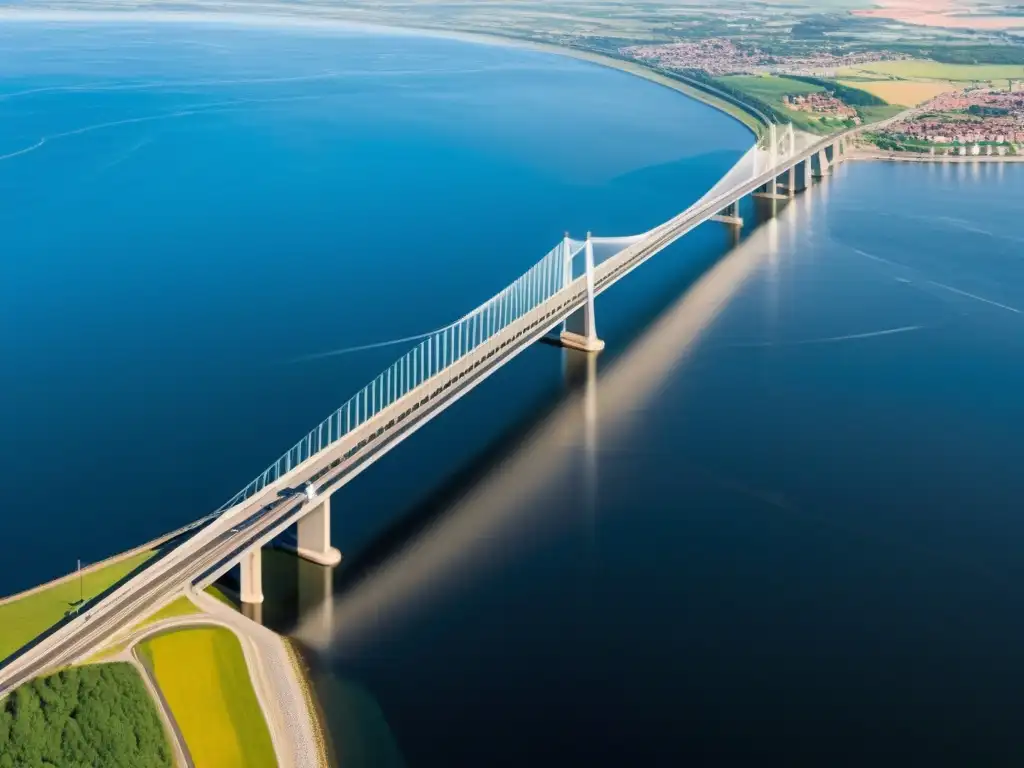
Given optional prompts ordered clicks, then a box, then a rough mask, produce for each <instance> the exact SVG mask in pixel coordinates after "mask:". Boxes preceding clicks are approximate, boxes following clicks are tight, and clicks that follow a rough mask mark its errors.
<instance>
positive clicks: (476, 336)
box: [217, 238, 582, 513]
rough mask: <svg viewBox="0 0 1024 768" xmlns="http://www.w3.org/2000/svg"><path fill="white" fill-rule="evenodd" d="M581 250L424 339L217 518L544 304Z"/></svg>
mask: <svg viewBox="0 0 1024 768" xmlns="http://www.w3.org/2000/svg"><path fill="white" fill-rule="evenodd" d="M581 248H582V245H579V244H577V243H576V242H575V241H571V240H569V239H568V238H566V239H565V240H563V241H562V242H561V243H559V244H558V245H557V246H555V247H554V248H553V249H551V250H550V251H549V252H548V253H547V254H546V255H545V256H544V257H543V258H542V259H541V260H540V261H538V262H537V263H536V264H534V265H533V266H532V267H530V269H528V270H527V271H526V272H524V273H523V274H522V275H521V276H520V277H519V278H517V279H516V280H514V281H513V282H512V283H511V284H510V285H508V286H507V287H506V288H505V289H504V290H502V291H501V292H499V293H498V294H496V295H494V296H492V297H491V298H490V299H488V300H487V301H486V302H484V303H483V304H481V305H480V306H479V307H477V308H476V309H474V310H473V311H471V312H470V313H468V314H467V315H465V316H464V317H462V318H460V319H458V320H456V321H455V322H454V323H451V324H450V325H446V326H445V327H443V328H439V329H438V330H436V331H433V332H432V333H430V334H429V335H427V336H426V337H425V338H424V339H423V340H422V341H421V342H420V343H419V344H418V345H416V346H415V347H413V348H412V349H411V350H409V351H408V352H406V353H405V354H404V355H403V356H402V357H400V358H399V359H398V360H396V361H395V362H394V363H392V364H391V365H390V366H389V367H388V368H386V369H385V370H384V371H382V372H381V373H380V374H379V375H378V376H377V377H376V378H375V379H374V380H373V381H371V382H370V383H369V384H367V385H366V386H365V387H363V388H362V389H361V390H359V391H358V392H357V393H356V394H354V395H353V396H352V397H351V398H349V400H348V401H347V402H346V403H345V404H344V405H342V406H341V407H340V408H338V409H337V410H336V411H334V412H333V413H332V414H331V415H330V416H328V417H327V418H326V419H324V420H323V421H322V422H320V423H319V424H318V425H317V426H316V427H314V428H313V429H312V430H310V431H309V432H308V433H307V434H306V435H305V436H304V437H303V438H302V439H301V440H299V441H298V442H297V443H296V444H295V445H293V446H292V447H291V448H290V449H289V450H288V451H286V452H285V453H284V454H282V455H281V457H280V458H278V460H277V461H275V462H274V463H273V464H271V465H270V466H269V467H267V468H266V469H265V470H264V471H263V472H262V473H260V474H259V475H258V476H257V477H256V478H255V479H253V480H252V481H251V482H250V483H249V484H248V485H246V486H245V487H244V488H243V489H242V490H240V491H239V492H238V493H236V494H235V495H234V496H232V497H231V499H229V500H228V501H227V502H226V503H225V504H223V505H222V506H221V507H219V508H218V510H217V512H218V513H219V512H224V511H226V510H228V509H230V508H231V507H235V506H237V505H238V504H241V503H243V502H244V501H245V500H246V499H249V498H250V497H252V496H254V495H256V494H258V493H259V492H261V491H262V490H263V489H264V488H266V487H267V486H269V485H271V484H273V483H274V482H276V481H277V480H279V479H280V478H282V477H284V476H285V475H286V474H288V473H289V472H290V471H291V470H292V469H293V468H295V467H297V466H299V465H300V464H302V463H303V462H305V461H307V460H308V459H310V458H312V457H313V456H316V455H317V454H318V453H320V452H322V451H324V450H326V449H328V448H330V447H331V446H332V445H334V444H335V443H337V442H338V441H339V440H341V439H342V438H344V437H345V436H346V435H348V434H350V433H352V432H353V431H355V430H356V429H358V428H359V427H361V426H362V425H364V424H366V422H367V421H369V420H370V419H372V418H373V417H374V416H376V415H377V414H378V413H380V412H381V411H383V410H384V409H385V408H387V407H389V406H390V405H392V404H393V403H395V402H396V401H398V400H399V399H401V398H402V397H404V396H405V395H407V394H408V393H409V392H411V391H413V390H414V389H416V387H418V386H419V385H420V384H422V383H423V382H424V381H426V380H427V379H430V378H431V377H433V376H434V375H436V374H437V373H438V372H440V371H443V370H444V369H445V368H447V367H449V366H451V365H453V364H454V363H456V362H458V361H459V360H461V359H462V358H464V357H465V356H467V355H469V354H471V353H472V352H473V351H474V350H475V349H477V348H478V347H480V346H481V345H483V344H485V343H486V342H487V341H488V340H489V339H491V338H493V337H494V336H495V335H497V334H499V333H500V332H501V331H502V330H503V329H504V328H506V327H507V326H508V325H509V324H511V323H513V322H515V321H516V320H518V319H519V318H520V317H522V316H523V315H525V314H526V313H528V312H530V311H531V310H532V309H534V308H536V307H538V306H540V305H542V304H544V303H545V302H546V301H547V300H548V299H550V298H551V297H552V296H554V295H555V294H557V293H558V292H559V291H561V290H562V288H564V287H565V286H566V285H568V284H569V283H570V282H571V281H572V279H573V276H572V270H571V266H570V265H571V264H572V259H573V256H575V255H576V253H578V252H579V250H580V249H581Z"/></svg>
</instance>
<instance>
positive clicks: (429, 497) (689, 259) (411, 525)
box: [228, 153, 789, 632]
mask: <svg viewBox="0 0 1024 768" xmlns="http://www.w3.org/2000/svg"><path fill="white" fill-rule="evenodd" d="M713 154H717V153H713ZM718 162H720V160H719V161H718ZM646 170H649V169H645V171H646ZM788 204H789V203H788V202H786V201H771V200H748V201H747V207H746V209H745V210H744V216H745V218H746V220H747V221H748V222H752V223H753V224H754V226H752V227H751V226H748V227H747V228H746V230H744V232H743V233H742V234H741V233H740V232H739V231H738V230H737V229H736V228H733V227H725V226H722V225H719V224H716V223H714V222H709V223H707V224H704V225H702V227H700V228H699V229H698V230H696V231H695V232H693V233H691V234H690V235H688V236H687V237H686V238H684V239H683V240H681V241H679V242H678V243H676V244H674V245H673V246H671V247H669V248H667V249H666V250H665V252H664V253H662V254H659V256H658V258H657V259H655V260H653V261H652V262H651V263H650V264H649V265H645V266H644V268H643V269H641V270H637V272H635V273H634V276H635V277H634V276H631V280H629V281H624V282H623V283H620V284H619V285H617V286H615V289H614V290H613V291H609V292H607V293H606V294H603V295H602V296H601V297H600V299H599V303H598V327H599V329H600V331H601V335H602V337H604V338H605V340H606V341H607V342H608V346H607V348H606V349H605V351H604V352H603V353H602V354H601V355H600V357H599V358H598V361H597V365H598V369H599V370H600V369H604V368H605V367H607V366H608V365H609V364H612V363H614V361H615V360H616V359H617V358H618V357H620V356H621V355H622V354H623V353H624V352H625V351H626V350H627V349H628V348H629V346H630V344H631V342H632V341H633V340H634V339H636V338H637V337H638V336H640V335H642V334H643V333H644V332H645V331H646V330H647V329H648V328H649V327H650V326H651V325H652V324H653V323H655V321H656V320H657V319H658V318H659V317H660V316H661V315H662V314H663V313H664V312H665V310H666V309H667V308H668V307H670V306H672V305H673V303H675V302H677V301H679V299H680V297H681V296H682V295H685V294H686V292H687V291H688V290H689V289H690V288H691V287H692V286H693V285H694V283H695V282H697V281H698V280H699V279H700V278H701V277H702V276H703V275H704V274H706V273H707V271H708V270H709V269H710V268H711V267H713V266H714V265H715V264H717V263H718V262H719V261H720V260H721V259H722V258H723V257H724V256H725V255H726V254H728V253H729V252H730V251H731V250H732V249H733V248H735V247H736V246H737V245H738V244H739V243H740V242H741V241H742V240H743V239H745V238H746V237H749V236H750V235H751V234H752V233H753V232H754V231H756V228H757V227H759V226H760V225H761V224H763V223H764V222H766V221H768V220H770V219H772V218H773V217H774V216H775V215H776V214H777V213H778V211H779V210H781V208H782V207H783V206H785V205H788ZM659 262H660V263H661V264H660V267H659ZM633 280H635V281H636V283H637V285H636V286H635V287H634V286H631V285H630V283H631V281H633ZM625 294H633V295H632V296H629V295H625ZM543 346H545V347H548V348H549V351H550V352H551V354H561V355H562V357H563V366H562V376H561V377H560V379H559V380H556V381H552V382H551V383H550V385H549V386H546V387H544V388H542V390H541V391H540V392H539V393H537V394H534V395H533V396H531V397H524V398H523V401H522V402H521V403H518V404H517V412H516V415H515V416H514V417H512V418H511V419H508V420H506V422H505V423H504V424H503V425H501V426H500V427H499V428H497V429H495V430H493V432H492V436H491V437H490V439H489V440H488V441H487V442H486V443H485V445H484V447H483V448H482V449H480V450H478V451H475V452H474V453H473V454H471V455H470V456H469V457H468V458H467V459H465V460H462V461H460V462H459V463H458V464H457V466H455V468H454V469H453V470H451V471H450V472H448V473H447V474H445V475H444V476H443V477H442V479H441V480H440V482H437V483H435V484H433V485H432V486H431V487H429V488H428V489H427V492H426V493H425V494H423V495H419V496H418V497H417V498H416V499H415V500H414V501H413V502H412V503H410V504H406V505H400V506H399V507H398V508H396V509H392V510H377V511H378V512H381V511H383V512H384V513H385V514H384V517H385V518H386V520H387V522H386V523H384V524H383V525H382V526H381V527H380V528H378V529H377V531H376V533H375V535H373V536H372V538H369V539H368V540H367V541H366V542H365V543H364V544H363V545H362V546H359V547H346V542H345V540H344V539H343V538H338V539H336V540H335V543H336V545H337V546H339V548H340V549H341V550H342V551H343V552H344V560H343V562H342V564H341V565H340V566H338V567H337V568H336V569H334V570H333V572H332V571H330V570H329V569H323V568H321V567H320V566H317V565H314V564H311V563H308V562H305V561H303V560H301V559H299V558H297V557H295V556H293V555H291V554H289V553H287V552H283V551H274V552H272V553H270V552H268V553H267V554H266V555H265V562H264V578H265V586H264V591H265V593H266V594H267V597H268V599H267V603H266V604H265V605H264V606H263V607H262V610H261V611H259V613H260V618H261V620H262V621H263V622H265V623H266V624H267V625H268V626H271V627H273V628H274V629H277V630H279V631H283V632H288V631H290V630H291V629H292V628H293V627H295V626H298V625H300V624H302V623H303V619H304V618H305V617H307V616H309V615H312V614H317V613H318V612H321V611H322V603H323V601H325V600H341V599H343V598H344V597H345V595H346V593H347V592H348V591H350V590H351V589H352V588H353V587H354V586H355V585H357V584H359V583H361V582H363V581H364V580H366V579H368V578H372V577H373V573H374V572H375V571H376V570H377V569H379V568H380V567H381V566H382V565H383V564H384V563H386V562H387V561H388V560H389V559H390V558H391V557H393V556H394V555H395V554H396V553H397V552H399V551H401V550H403V549H405V548H407V547H408V546H410V544H412V543H414V542H415V541H416V540H417V539H418V538H419V537H421V536H422V535H423V534H424V533H425V532H426V531H428V530H430V529H432V528H434V527H436V526H437V525H438V524H439V523H440V521H441V520H442V519H443V518H444V517H445V515H446V513H447V512H448V511H449V510H451V509H452V508H453V507H455V506H456V505H457V504H458V503H459V502H461V501H463V500H465V498H466V497H467V496H468V495H470V494H471V493H472V492H473V491H474V490H475V489H476V488H478V487H479V486H480V485H482V484H483V483H484V481H485V480H487V479H488V478H491V477H493V476H494V475H495V474H496V473H499V472H501V471H502V464H503V463H504V462H505V461H506V460H507V459H508V457H509V456H511V455H513V454H515V453H516V452H517V451H520V450H522V449H523V448H524V446H525V445H526V443H527V440H528V438H529V437H530V435H531V434H533V433H534V432H535V431H536V430H537V429H538V428H539V427H540V426H542V425H544V424H545V423H546V422H548V420H549V419H550V418H551V417H552V415H553V414H555V413H556V412H557V411H558V410H559V409H561V408H563V407H564V406H565V404H566V403H567V402H568V401H569V400H571V399H573V398H574V397H578V396H579V394H580V392H581V391H582V389H583V388H584V387H586V386H587V384H588V370H587V356H586V355H585V354H583V353H578V352H574V351H571V350H557V351H556V350H555V349H550V347H552V346H557V345H556V344H555V343H554V342H552V341H551V340H545V344H544V345H543ZM499 376H500V374H499ZM485 386H488V385H485ZM473 394H474V395H475V394H477V393H473ZM448 416H456V418H457V415H456V414H444V415H442V416H441V417H440V419H444V418H446V417H448ZM435 429H436V427H435ZM432 436H433V435H432V434H424V435H423V436H422V437H423V438H424V439H427V440H429V439H431V438H432ZM420 437H421V436H419V435H418V436H417V439H419V438H420ZM404 448H405V446H402V448H401V449H404ZM389 461H390V457H388V458H386V459H384V461H383V462H381V464H384V465H385V467H386V465H387V463H388V462H389ZM360 481H361V480H360V479H358V478H357V479H356V480H355V481H354V482H355V483H359V482H360ZM342 492H344V489H342ZM334 527H335V529H337V527H338V524H337V520H336V521H335V525H334ZM284 539H285V541H287V542H289V543H290V542H293V541H294V532H293V531H289V532H287V533H286V534H284ZM324 574H327V575H328V576H329V579H327V580H325V576H324ZM228 579H229V583H230V582H231V581H232V577H228Z"/></svg>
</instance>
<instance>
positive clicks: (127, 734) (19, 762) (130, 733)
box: [0, 663, 172, 768]
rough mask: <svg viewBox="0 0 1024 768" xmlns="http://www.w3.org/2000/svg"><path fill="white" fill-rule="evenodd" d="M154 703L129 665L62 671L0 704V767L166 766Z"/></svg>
mask: <svg viewBox="0 0 1024 768" xmlns="http://www.w3.org/2000/svg"><path fill="white" fill-rule="evenodd" d="M171 765H172V759H171V752H170V748H169V747H168V744H167V740H166V738H165V736H164V731H163V727H162V725H161V723H160V718H159V715H158V714H157V711H156V705H155V703H154V702H153V701H152V699H151V698H150V696H149V693H148V691H147V690H146V687H145V685H144V684H143V682H142V678H140V677H139V673H138V672H136V670H135V668H134V667H132V666H131V665H130V664H126V663H116V664H93V665H89V666H85V667H73V668H70V669H65V670H62V671H61V672H58V673H56V674H54V675H50V676H49V677H42V678H38V679H36V680H33V681H32V682H30V683H26V684H25V685H23V686H21V687H20V688H18V689H17V690H16V691H14V692H13V693H12V694H11V695H10V696H8V697H7V698H6V699H5V700H4V701H3V702H0V768H170V767H171Z"/></svg>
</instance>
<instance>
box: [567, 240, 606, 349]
mask: <svg viewBox="0 0 1024 768" xmlns="http://www.w3.org/2000/svg"><path fill="white" fill-rule="evenodd" d="M583 277H584V286H585V291H586V295H585V297H584V301H583V306H582V307H580V308H579V309H577V310H576V311H575V312H573V313H572V314H571V315H569V317H567V318H566V320H565V330H563V331H562V334H561V337H560V339H561V342H562V346H564V347H568V348H569V349H578V350H580V351H581V352H600V351H601V350H602V349H604V341H602V340H601V339H599V338H598V336H597V325H596V324H595V322H594V243H593V241H592V240H591V239H590V233H589V232H587V242H586V245H584V246H583Z"/></svg>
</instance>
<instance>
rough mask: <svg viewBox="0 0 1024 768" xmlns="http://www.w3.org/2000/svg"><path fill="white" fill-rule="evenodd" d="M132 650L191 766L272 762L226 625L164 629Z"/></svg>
mask: <svg viewBox="0 0 1024 768" xmlns="http://www.w3.org/2000/svg"><path fill="white" fill-rule="evenodd" d="M138 650H139V653H140V655H141V656H142V658H143V659H144V660H145V661H146V663H147V665H148V666H149V667H150V669H152V670H153V675H154V677H155V678H156V681H157V684H158V685H159V686H160V690H161V692H162V693H163V695H164V698H165V699H166V700H167V703H168V705H169V706H170V708H171V711H172V712H173V713H174V719H175V720H176V721H177V723H178V727H179V728H180V729H181V733H182V735H183V736H184V738H185V743H186V744H187V746H188V750H189V752H190V753H191V755H192V759H193V761H194V762H195V765H196V767H197V768H234V767H235V766H237V767H238V768H271V767H272V766H276V765H277V760H276V758H275V756H274V747H273V743H272V742H271V740H270V731H269V730H268V729H267V723H266V720H265V719H264V717H263V710H262V709H261V707H260V704H259V700H258V699H257V698H256V692H255V691H254V690H253V686H252V681H251V680H250V679H249V670H248V667H246V664H245V657H244V656H243V655H242V647H241V645H240V644H239V642H238V638H236V637H235V635H234V634H232V633H231V631H229V630H227V629H223V628H220V627H210V628H201V629H200V628H196V629H183V630H178V631H174V632H168V633H166V634H163V635H159V636H157V637H154V638H153V639H151V640H147V641H145V642H143V643H140V644H139V646H138Z"/></svg>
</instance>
